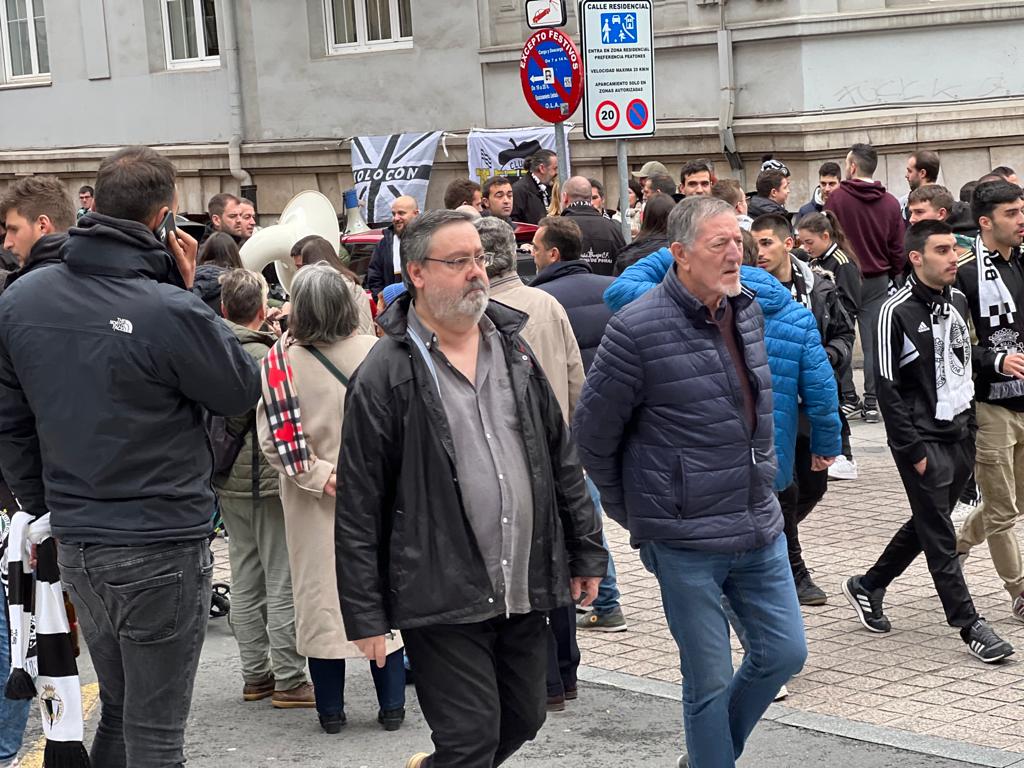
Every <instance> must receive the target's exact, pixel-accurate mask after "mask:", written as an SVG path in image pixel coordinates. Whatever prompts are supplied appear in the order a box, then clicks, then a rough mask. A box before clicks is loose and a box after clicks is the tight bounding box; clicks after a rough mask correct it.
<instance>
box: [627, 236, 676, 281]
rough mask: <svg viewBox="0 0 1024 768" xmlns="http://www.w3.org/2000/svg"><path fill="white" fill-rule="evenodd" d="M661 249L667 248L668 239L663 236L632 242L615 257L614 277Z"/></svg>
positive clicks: (643, 238)
mask: <svg viewBox="0 0 1024 768" xmlns="http://www.w3.org/2000/svg"><path fill="white" fill-rule="evenodd" d="M662 248H668V237H667V236H665V235H653V236H651V237H642V238H639V239H637V240H634V241H633V242H631V243H630V244H629V245H627V246H626V247H625V248H623V249H622V250H621V251H619V255H618V256H616V257H615V270H614V276H615V277H618V276H619V275H621V274H622V273H623V272H624V271H625V270H626V267H631V266H633V265H634V264H636V263H637V262H638V261H640V259H642V258H643V257H644V256H650V255H651V254H652V253H654V252H655V251H660V250H661V249H662Z"/></svg>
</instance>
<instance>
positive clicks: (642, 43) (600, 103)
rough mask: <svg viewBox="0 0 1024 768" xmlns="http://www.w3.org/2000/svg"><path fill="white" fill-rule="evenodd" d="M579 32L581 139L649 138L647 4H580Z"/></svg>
mask: <svg viewBox="0 0 1024 768" xmlns="http://www.w3.org/2000/svg"><path fill="white" fill-rule="evenodd" d="M580 32H581V38H582V43H583V45H582V49H583V50H582V53H583V70H584V84H585V88H584V91H583V111H584V121H583V132H584V134H585V135H586V137H587V138H588V139H627V138H634V137H638V136H653V135H654V34H653V27H652V19H651V0H619V1H618V2H608V1H607V0H582V2H581V3H580Z"/></svg>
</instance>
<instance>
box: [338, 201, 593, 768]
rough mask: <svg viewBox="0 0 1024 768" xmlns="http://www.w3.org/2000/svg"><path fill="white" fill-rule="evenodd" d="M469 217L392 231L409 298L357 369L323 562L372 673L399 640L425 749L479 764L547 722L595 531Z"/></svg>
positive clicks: (467, 767) (413, 764)
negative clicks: (552, 667)
mask: <svg viewBox="0 0 1024 768" xmlns="http://www.w3.org/2000/svg"><path fill="white" fill-rule="evenodd" d="M489 260H490V256H489V255H488V254H487V253H485V252H484V249H483V247H482V245H481V242H480V236H479V235H478V234H477V231H476V229H475V228H474V226H473V224H472V221H471V219H470V218H469V217H468V216H467V215H465V214H463V213H461V212H459V211H446V210H438V211H430V212H429V213H425V214H423V215H421V216H420V217H418V218H417V219H416V220H415V221H414V222H413V223H411V224H410V225H409V226H408V228H407V229H406V231H405V234H404V235H403V237H402V279H403V281H404V282H405V285H406V287H407V288H408V293H407V294H405V295H403V296H402V297H400V298H399V299H397V300H396V301H395V302H394V303H393V304H392V305H391V306H390V307H389V308H388V310H387V311H386V312H384V314H383V315H382V316H381V317H379V318H378V323H379V324H380V326H381V328H382V329H383V330H384V333H385V336H384V338H383V339H381V340H380V342H378V343H377V344H376V345H375V346H374V348H373V350H372V351H371V352H370V354H369V355H368V356H367V357H366V360H365V361H364V362H363V364H362V365H361V366H360V367H359V369H358V370H357V371H356V373H355V374H354V375H353V377H352V379H351V381H350V384H349V389H348V395H347V398H346V402H345V424H344V428H343V431H342V449H341V458H340V462H339V466H338V496H337V498H338V501H337V524H336V527H335V531H336V541H335V546H336V553H337V556H336V560H335V562H336V568H337V575H338V591H339V595H340V598H341V610H342V616H343V618H344V621H345V630H346V633H347V635H348V637H349V638H350V639H352V640H354V641H355V643H356V644H357V645H358V646H359V647H360V648H361V649H362V650H363V652H364V653H365V654H366V656H367V657H368V658H370V659H372V660H375V661H376V663H377V665H378V666H379V667H383V666H384V663H385V653H386V651H385V639H386V636H387V635H388V633H389V632H390V631H391V630H392V629H396V628H397V629H400V630H402V634H403V637H404V639H405V647H406V650H407V652H408V654H409V659H410V661H411V662H412V666H413V668H414V669H415V670H416V692H417V695H418V697H419V702H420V705H421V706H422V708H423V715H424V717H425V718H426V720H427V723H428V725H430V728H431V731H432V732H433V734H432V738H433V742H434V752H433V754H427V753H425V752H421V753H418V754H416V755H413V756H412V757H410V758H409V760H408V761H407V763H406V768H425V767H426V766H430V767H431V768H453V767H454V766H458V768H492V767H493V766H496V765H499V764H501V763H502V762H504V761H505V760H506V759H507V758H508V757H509V756H510V755H512V754H513V753H514V752H515V751H516V750H517V749H519V747H520V746H521V745H522V744H523V743H524V742H526V741H528V740H530V739H532V738H533V737H534V736H535V735H536V733H537V731H538V730H539V729H540V727H541V725H542V724H543V722H544V717H545V704H546V696H545V687H546V686H545V677H546V675H545V671H546V666H547V642H548V640H547V630H546V621H545V617H546V614H547V612H549V611H552V610H554V609H556V608H558V607H560V606H566V605H569V604H570V603H571V602H572V601H573V600H581V601H582V602H583V603H584V604H588V603H590V602H591V601H592V600H593V598H594V596H595V595H596V594H597V588H598V584H599V583H600V581H601V577H602V576H603V575H604V573H605V570H606V568H607V554H606V553H605V550H604V548H603V547H602V546H601V527H600V522H599V521H598V519H597V518H596V516H595V515H594V509H593V505H592V503H591V501H590V495H589V494H588V492H587V487H586V485H585V483H584V479H583V472H582V470H581V469H580V464H579V460H578V458H577V456H576V451H575V448H574V446H573V444H572V442H571V440H570V437H569V430H568V427H567V426H566V423H565V421H564V419H563V418H562V413H561V409H560V408H559V406H558V401H557V400H556V399H555V395H554V392H552V390H551V387H550V385H549V384H548V382H547V379H546V378H545V376H544V374H543V372H542V371H541V369H540V365H539V364H538V362H537V359H536V357H535V356H534V354H533V352H532V351H531V350H530V348H529V346H527V344H526V343H525V342H524V341H523V339H522V337H521V336H520V331H521V330H522V328H523V326H524V325H525V324H526V320H527V317H526V315H524V314H523V313H522V312H518V311H516V310H514V309H511V308H510V307H507V306H504V305H503V304H499V303H498V302H489V301H488V290H489V281H488V278H487V272H486V266H487V263H488V261H489Z"/></svg>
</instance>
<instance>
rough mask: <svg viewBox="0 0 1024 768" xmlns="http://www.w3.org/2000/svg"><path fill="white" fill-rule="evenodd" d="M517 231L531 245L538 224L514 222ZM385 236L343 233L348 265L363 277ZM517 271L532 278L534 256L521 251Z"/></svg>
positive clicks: (375, 231) (518, 238)
mask: <svg viewBox="0 0 1024 768" xmlns="http://www.w3.org/2000/svg"><path fill="white" fill-rule="evenodd" d="M512 225H513V226H514V227H515V232H516V242H517V243H518V244H519V245H520V246H523V245H531V244H532V243H533V235H534V233H535V232H536V231H537V225H535V224H524V223H521V222H515V221H514V222H512ZM383 237H384V230H383V229H371V230H369V231H367V232H360V233H358V234H355V235H347V234H345V233H342V235H341V245H342V247H343V248H344V249H345V250H346V251H347V252H348V267H349V269H351V270H352V271H353V272H355V273H356V274H357V275H359V278H360V279H362V278H363V277H364V276H365V275H366V268H367V267H368V266H369V265H370V257H371V256H372V255H373V249H374V248H376V247H377V243H379V242H380V241H381V238H383ZM517 271H518V272H519V274H520V276H522V277H523V278H531V277H533V276H534V275H535V274H536V273H537V269H536V267H535V265H534V263H533V257H532V256H529V255H528V254H525V253H523V252H521V253H520V257H519V260H518V264H517Z"/></svg>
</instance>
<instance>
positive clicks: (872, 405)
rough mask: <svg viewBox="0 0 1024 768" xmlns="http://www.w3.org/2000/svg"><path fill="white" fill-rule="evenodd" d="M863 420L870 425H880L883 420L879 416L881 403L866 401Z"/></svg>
mask: <svg viewBox="0 0 1024 768" xmlns="http://www.w3.org/2000/svg"><path fill="white" fill-rule="evenodd" d="M861 418H863V420H864V421H866V422H867V423H868V424H878V423H879V421H880V419H881V418H882V417H880V416H879V403H878V402H876V401H874V400H864V410H863V413H862V416H861Z"/></svg>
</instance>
